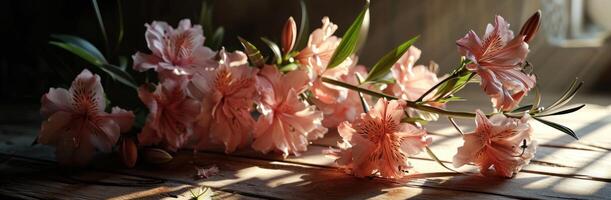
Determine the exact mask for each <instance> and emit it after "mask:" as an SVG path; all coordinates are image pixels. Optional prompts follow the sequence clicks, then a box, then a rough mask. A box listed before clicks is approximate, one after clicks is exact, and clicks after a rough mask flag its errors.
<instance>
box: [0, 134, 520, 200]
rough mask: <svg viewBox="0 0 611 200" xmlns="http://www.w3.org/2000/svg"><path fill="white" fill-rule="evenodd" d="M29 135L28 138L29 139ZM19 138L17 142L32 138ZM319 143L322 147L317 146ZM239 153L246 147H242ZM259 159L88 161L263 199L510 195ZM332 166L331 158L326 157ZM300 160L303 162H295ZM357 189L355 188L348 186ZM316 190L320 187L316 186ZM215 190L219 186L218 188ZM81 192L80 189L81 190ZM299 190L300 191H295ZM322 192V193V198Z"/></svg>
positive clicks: (32, 153)
mask: <svg viewBox="0 0 611 200" xmlns="http://www.w3.org/2000/svg"><path fill="white" fill-rule="evenodd" d="M30 139H32V138H30ZM30 139H23V138H22V139H18V140H17V141H30ZM317 148H320V147H317ZM0 152H3V153H8V152H10V153H11V154H13V155H19V156H28V157H33V158H37V159H45V160H49V159H52V157H53V154H52V149H51V148H49V147H46V146H42V145H36V146H33V147H30V146H29V145H24V144H23V143H21V144H20V143H14V144H13V145H11V146H10V148H9V147H7V146H4V147H0ZM242 153H243V154H244V153H246V154H248V152H247V151H246V152H242ZM308 153H313V154H316V157H312V156H304V157H300V159H302V158H305V159H307V158H311V159H310V160H308V161H307V162H310V163H319V161H320V160H321V157H320V156H322V155H320V154H319V152H318V151H316V150H313V151H309V152H308ZM250 154H254V155H258V156H260V158H264V159H267V160H261V159H249V158H245V157H239V155H237V156H230V155H224V154H222V153H199V154H197V155H196V156H193V155H192V153H191V152H189V151H183V152H180V153H179V154H178V155H176V157H175V159H174V160H172V162H170V163H168V164H165V165H159V166H154V165H142V164H141V165H139V166H138V167H137V168H135V169H123V168H122V166H121V165H120V164H119V163H118V162H117V161H116V160H114V159H112V158H109V157H99V158H96V159H95V160H96V161H95V164H93V165H92V166H93V167H94V168H95V169H97V170H103V171H105V172H107V173H111V174H122V175H129V176H137V177H146V178H154V179H160V180H166V181H170V182H176V183H182V184H186V185H201V186H207V187H212V188H217V189H219V190H222V191H226V192H234V193H239V194H243V195H247V196H255V197H261V198H267V199H319V198H323V197H324V198H330V199H335V198H356V199H363V198H372V199H404V198H408V197H409V198H415V199H431V198H438V197H447V198H449V199H462V198H463V197H465V196H469V197H475V198H478V199H506V198H510V197H511V196H506V195H495V194H487V193H479V192H477V191H461V190H454V189H452V188H435V187H426V186H425V187H422V185H418V184H397V183H394V182H389V181H385V180H380V179H375V180H367V179H359V178H355V177H352V176H349V175H347V174H345V173H343V172H342V171H339V170H337V169H335V168H330V167H326V168H325V167H317V166H315V164H309V165H308V164H307V162H304V161H299V160H298V161H293V163H289V162H290V161H289V162H284V161H274V160H275V159H281V157H277V156H271V157H266V156H267V155H261V154H259V153H256V152H250ZM325 160H326V162H327V163H326V164H327V165H331V164H332V160H331V159H326V158H325ZM298 162H302V163H305V164H297V163H298ZM210 165H217V166H218V167H219V168H220V169H221V173H220V174H218V175H217V176H214V177H211V178H210V179H205V180H196V179H194V178H193V177H194V175H195V170H194V169H195V167H198V166H210ZM347 188H351V189H358V190H359V192H357V193H354V191H352V190H351V189H347ZM319 190H320V191H319ZM217 191H218V190H217ZM79 192H80V191H79ZM297 194H298V196H296V195H297ZM321 195H324V196H322V197H321Z"/></svg>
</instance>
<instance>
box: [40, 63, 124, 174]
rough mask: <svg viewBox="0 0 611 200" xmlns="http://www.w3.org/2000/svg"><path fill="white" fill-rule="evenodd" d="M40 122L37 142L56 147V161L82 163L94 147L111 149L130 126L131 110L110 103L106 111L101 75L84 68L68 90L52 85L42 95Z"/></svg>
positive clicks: (87, 160)
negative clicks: (107, 111) (112, 105)
mask: <svg viewBox="0 0 611 200" xmlns="http://www.w3.org/2000/svg"><path fill="white" fill-rule="evenodd" d="M41 103H42V106H41V109H40V112H41V113H42V115H43V117H44V118H46V120H45V121H44V122H43V123H42V128H41V130H40V135H39V136H38V142H39V143H41V144H46V145H53V146H55V147H56V150H55V155H56V158H57V161H58V162H59V163H60V164H63V165H77V166H78V165H80V166H82V165H85V164H87V163H88V162H89V161H90V160H91V158H92V157H93V155H94V152H95V149H97V150H99V151H102V152H110V151H112V146H113V145H114V144H115V143H117V141H118V139H119V135H120V133H123V132H127V131H129V130H130V129H131V127H132V125H133V122H134V114H133V113H132V112H131V111H126V110H123V109H121V108H119V107H113V108H112V112H111V113H110V114H109V113H106V112H105V111H104V110H106V99H105V97H104V89H103V88H102V84H100V76H98V75H95V74H92V73H91V72H89V70H86V69H85V70H83V71H82V72H81V73H80V74H79V75H78V76H77V77H76V79H74V81H73V82H72V86H71V87H70V89H69V90H66V89H63V88H51V89H49V92H48V93H47V94H45V95H43V96H42V100H41Z"/></svg>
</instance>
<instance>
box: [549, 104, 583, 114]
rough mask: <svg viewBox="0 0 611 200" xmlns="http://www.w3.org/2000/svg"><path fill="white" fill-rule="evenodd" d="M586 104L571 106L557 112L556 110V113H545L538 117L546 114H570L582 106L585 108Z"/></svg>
mask: <svg viewBox="0 0 611 200" xmlns="http://www.w3.org/2000/svg"><path fill="white" fill-rule="evenodd" d="M585 106H586V105H585V104H581V105H578V106H574V107H571V108H568V109H565V110H561V111H557V112H554V113H549V114H543V115H537V117H545V116H552V115H564V114H569V113H572V112H575V111H578V110H579V109H581V108H583V107H585Z"/></svg>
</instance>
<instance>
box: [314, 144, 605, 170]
mask: <svg viewBox="0 0 611 200" xmlns="http://www.w3.org/2000/svg"><path fill="white" fill-rule="evenodd" d="M431 137H432V138H433V144H432V145H431V149H433V151H434V152H435V154H436V155H437V156H438V157H439V158H440V159H441V160H443V161H446V162H448V163H450V164H451V161H452V157H453V156H454V154H455V153H456V149H457V148H458V147H460V146H462V143H463V141H462V137H460V136H458V135H453V136H447V135H431ZM339 140H340V137H339V135H338V134H337V133H330V134H329V135H328V136H327V137H325V138H324V139H321V140H317V141H314V144H316V145H320V146H323V147H326V146H331V147H335V146H337V141H339ZM415 157H417V158H421V159H430V157H429V156H428V155H426V154H419V155H416V156H415ZM610 168H611V152H608V151H591V150H582V149H573V148H556V147H550V146H539V147H538V148H537V152H536V153H535V158H534V159H533V160H532V162H531V163H530V164H529V165H527V166H526V167H525V168H524V169H523V170H527V171H528V172H532V173H541V174H549V175H555V176H568V177H574V178H580V179H593V180H601V181H606V182H611V172H610V171H609V170H607V169H610Z"/></svg>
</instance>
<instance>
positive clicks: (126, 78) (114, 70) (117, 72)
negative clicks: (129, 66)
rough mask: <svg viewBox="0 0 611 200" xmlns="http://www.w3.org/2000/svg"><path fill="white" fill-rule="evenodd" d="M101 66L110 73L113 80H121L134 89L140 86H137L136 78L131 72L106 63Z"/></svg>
mask: <svg viewBox="0 0 611 200" xmlns="http://www.w3.org/2000/svg"><path fill="white" fill-rule="evenodd" d="M99 68H100V69H101V70H102V71H104V72H106V74H108V75H109V76H110V77H111V78H112V79H113V80H116V81H119V82H121V83H123V84H125V85H127V86H129V87H130V88H132V89H138V86H136V80H134V78H133V77H132V76H131V75H130V74H129V73H127V72H126V71H123V70H121V68H119V67H117V66H114V65H110V64H104V65H102V66H100V67H99Z"/></svg>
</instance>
